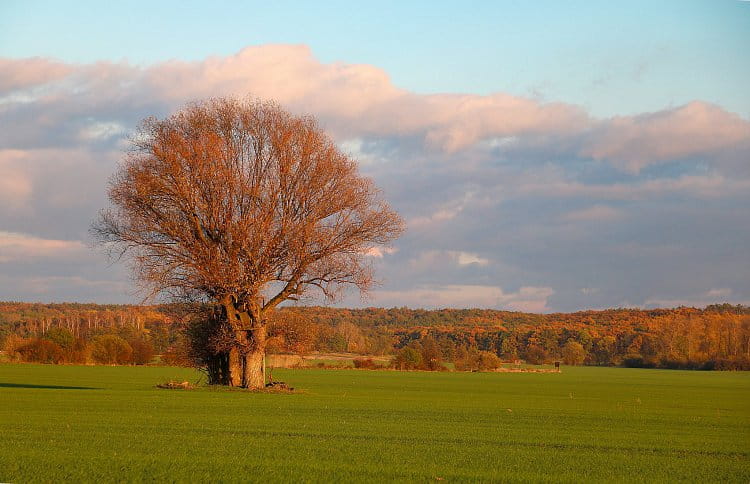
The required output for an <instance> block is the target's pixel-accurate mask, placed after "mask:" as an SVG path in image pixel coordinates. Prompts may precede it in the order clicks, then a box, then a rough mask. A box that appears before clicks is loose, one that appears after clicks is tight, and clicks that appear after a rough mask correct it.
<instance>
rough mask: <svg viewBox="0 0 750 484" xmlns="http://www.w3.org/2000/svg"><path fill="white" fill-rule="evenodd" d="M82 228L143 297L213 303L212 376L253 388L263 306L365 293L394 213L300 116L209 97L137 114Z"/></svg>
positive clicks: (396, 222)
mask: <svg viewBox="0 0 750 484" xmlns="http://www.w3.org/2000/svg"><path fill="white" fill-rule="evenodd" d="M132 144H133V150H132V151H131V152H130V153H129V154H128V156H126V158H125V159H124V161H123V163H122V164H121V166H120V168H119V170H118V172H117V173H116V174H115V175H114V177H113V178H112V180H111V186H110V190H109V198H110V201H111V202H112V205H113V208H112V209H110V210H106V211H103V212H102V213H101V215H100V217H99V219H98V220H97V221H96V222H95V223H94V225H93V229H92V231H93V233H94V235H95V237H96V238H97V239H98V240H99V241H100V242H101V243H103V244H105V245H108V246H109V247H110V248H111V249H112V250H113V251H114V253H115V254H116V255H120V254H127V255H129V256H130V259H131V261H132V263H133V268H134V271H135V274H136V276H137V279H138V280H140V281H141V282H142V283H143V285H144V287H145V288H147V289H148V290H149V291H150V292H149V294H151V295H157V294H162V295H167V296H171V297H172V298H177V299H182V300H188V301H197V302H208V303H212V304H214V305H215V307H216V310H215V311H214V318H213V319H214V321H213V322H212V324H209V325H207V326H206V327H207V328H209V329H210V334H209V335H208V338H207V339H206V341H207V344H209V345H210V350H211V354H212V355H214V361H213V362H212V365H211V367H212V368H213V371H212V373H211V375H210V380H212V383H218V384H226V385H231V386H241V387H249V388H259V387H262V386H264V384H265V381H264V374H263V357H264V354H265V344H266V324H267V321H268V317H269V314H270V313H271V312H272V311H273V310H274V309H275V308H276V307H277V306H278V305H279V304H280V303H282V302H283V301H286V300H290V299H291V300H296V299H299V298H300V297H301V296H303V295H304V294H307V293H309V292H310V290H311V289H316V290H318V291H319V294H322V296H324V297H326V298H329V299H333V298H335V297H336V296H337V295H338V293H339V289H340V288H341V287H342V286H344V285H354V286H356V287H358V288H359V289H360V291H366V290H367V289H368V288H369V287H370V286H371V285H372V283H373V274H372V269H371V266H370V265H369V263H368V261H367V258H366V254H367V252H368V251H369V250H371V249H372V248H374V247H375V246H377V245H382V244H388V243H390V242H391V241H392V240H394V239H395V238H396V237H397V236H398V235H399V234H400V233H401V232H402V230H403V221H402V220H401V218H400V217H399V216H398V214H397V213H395V212H394V211H393V210H391V209H390V208H389V207H388V205H387V204H386V203H385V202H384V201H382V200H381V199H380V197H379V192H378V191H377V189H376V188H375V187H374V185H373V184H372V183H371V181H370V180H369V179H367V178H363V177H362V176H360V175H359V174H358V171H357V164H356V162H355V161H354V160H352V159H351V158H350V157H349V156H347V155H346V154H344V153H342V152H341V151H340V150H339V149H338V148H337V147H336V145H335V143H334V142H333V141H332V140H331V138H330V137H328V136H327V135H326V134H325V133H324V131H323V130H322V129H321V128H320V127H319V126H318V124H317V122H316V121H315V120H314V119H313V118H311V117H296V116H292V115H291V114H289V113H287V112H285V111H284V110H283V109H281V108H280V107H279V106H278V105H276V104H274V103H271V102H261V101H257V100H250V101H239V100H235V99H212V100H209V101H205V102H201V103H197V104H193V105H190V106H188V107H186V108H184V109H183V110H181V111H179V112H178V113H176V114H174V115H172V116H170V117H168V118H166V119H163V120H159V119H155V118H148V119H146V120H145V121H144V122H143V124H142V125H141V127H140V130H139V131H138V133H137V134H136V136H135V137H134V138H133V141H132Z"/></svg>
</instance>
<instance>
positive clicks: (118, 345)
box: [91, 334, 133, 365]
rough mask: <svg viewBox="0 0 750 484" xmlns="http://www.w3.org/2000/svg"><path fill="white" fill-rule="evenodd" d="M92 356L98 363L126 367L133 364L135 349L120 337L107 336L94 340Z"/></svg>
mask: <svg viewBox="0 0 750 484" xmlns="http://www.w3.org/2000/svg"><path fill="white" fill-rule="evenodd" d="M91 356H92V357H93V358H94V361H96V362H97V363H103V364H106V365H124V364H128V363H132V362H133V348H132V347H131V346H130V344H128V342H127V341H125V340H124V339H122V338H120V337H119V336H116V335H114V334H106V335H104V336H98V337H96V338H94V341H93V342H92V343H91Z"/></svg>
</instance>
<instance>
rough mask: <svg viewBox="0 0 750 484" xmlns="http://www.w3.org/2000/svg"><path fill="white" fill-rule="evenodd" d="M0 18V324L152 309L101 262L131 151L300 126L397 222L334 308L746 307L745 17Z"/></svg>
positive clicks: (418, 13) (120, 270) (51, 14)
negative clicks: (207, 129) (138, 134)
mask: <svg viewBox="0 0 750 484" xmlns="http://www.w3.org/2000/svg"><path fill="white" fill-rule="evenodd" d="M154 3H155V4H156V5H153V4H151V2H116V4H114V5H104V4H102V3H101V2H96V3H94V2H86V1H79V2H71V4H64V3H62V2H38V1H23V2H16V1H5V2H0V127H2V129H0V300H23V301H42V302H54V301H79V302H89V301H91V302H100V303H119V302H138V301H139V300H140V297H139V295H138V293H137V292H136V291H135V284H133V281H131V280H130V278H129V275H128V271H127V268H126V267H125V266H124V265H123V264H113V263H111V262H110V261H108V260H107V258H106V257H105V255H104V254H102V253H101V252H100V251H98V250H96V249H95V248H92V247H91V240H90V237H89V235H88V228H89V226H90V224H91V221H92V220H93V219H94V218H95V217H96V214H97V211H98V210H99V209H100V208H103V207H105V206H107V199H106V189H107V180H108V178H109V177H110V176H111V174H112V173H113V172H114V171H115V169H116V167H117V163H118V160H120V159H121V158H122V156H123V152H124V150H126V149H127V146H128V145H127V138H128V136H129V134H130V133H132V132H133V130H134V128H135V127H136V126H137V124H138V122H139V121H140V120H141V119H143V118H145V117H147V116H152V115H153V116H158V117H164V116H167V115H169V114H170V113H172V112H174V111H175V110H177V109H179V108H180V107H181V106H183V105H184V104H185V103H187V102H190V101H195V100H199V99H203V98H207V97H210V96H217V95H228V96H247V95H254V96H258V97H262V98H268V99H275V100H277V101H278V102H279V103H281V104H282V105H283V106H284V107H285V108H286V109H288V110H290V111H291V112H293V113H296V114H312V115H314V116H316V117H317V118H318V119H319V120H320V122H321V125H322V126H323V127H324V128H325V129H326V130H327V131H328V132H329V134H330V135H331V136H332V137H333V138H334V140H335V141H336V142H337V143H338V145H339V146H340V148H341V149H342V150H344V151H346V152H347V153H349V154H351V155H352V156H353V157H355V158H356V159H358V160H359V162H360V170H361V172H362V173H363V174H364V175H366V176H369V177H371V178H373V180H374V181H375V183H376V184H377V185H378V186H379V187H380V188H381V189H382V190H383V194H384V196H385V198H386V199H387V200H388V201H389V202H390V203H391V205H392V206H393V207H394V208H395V209H396V210H398V211H399V212H400V213H401V214H402V216H403V217H404V218H405V220H406V223H407V231H406V233H405V234H404V235H403V236H402V237H401V238H400V239H399V240H397V241H396V242H395V243H394V244H393V246H392V247H389V248H382V249H381V250H377V251H373V254H374V256H373V258H372V262H373V264H374V265H375V266H376V269H377V274H378V277H379V279H380V280H381V281H382V283H381V285H380V286H379V287H378V288H376V289H375V290H374V291H372V293H371V294H370V295H369V297H368V298H367V299H362V298H361V297H360V296H359V295H358V294H356V293H353V292H349V293H347V295H346V296H345V297H344V299H343V300H341V301H339V302H338V304H339V305H343V306H409V307H427V308H440V307H484V308H498V309H510V310H518V311H533V312H551V311H575V310H582V309H601V308H608V307H673V306H679V305H691V306H702V305H705V304H710V303H716V302H725V301H726V302H731V303H742V304H750V250H748V247H750V210H749V209H750V91H749V90H748V89H747V87H746V86H747V85H748V83H749V81H750V56H748V55H747V51H748V47H750V2H742V1H723V0H710V1H688V0H680V1H660V2H637V1H633V2H591V1H587V2H559V1H536V2H521V1H518V2H512V1H492V2H473V3H472V4H471V5H469V6H467V5H466V4H465V2H463V3H462V2H370V4H368V5H357V4H356V2H262V3H261V2H204V3H202V2H184V1H183V2H154Z"/></svg>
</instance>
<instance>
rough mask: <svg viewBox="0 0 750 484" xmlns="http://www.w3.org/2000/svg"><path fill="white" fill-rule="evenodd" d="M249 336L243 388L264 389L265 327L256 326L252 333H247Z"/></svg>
mask: <svg viewBox="0 0 750 484" xmlns="http://www.w3.org/2000/svg"><path fill="white" fill-rule="evenodd" d="M248 336H250V342H249V343H250V348H249V349H248V351H247V352H246V353H245V355H244V356H245V358H244V385H243V386H244V387H245V388H256V389H257V388H265V386H266V366H265V364H264V361H265V356H266V327H265V325H261V326H258V327H257V328H256V329H255V330H253V331H248Z"/></svg>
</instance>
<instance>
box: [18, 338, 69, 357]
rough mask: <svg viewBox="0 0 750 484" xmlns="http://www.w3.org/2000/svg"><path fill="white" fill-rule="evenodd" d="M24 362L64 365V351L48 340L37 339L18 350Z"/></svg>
mask: <svg viewBox="0 0 750 484" xmlns="http://www.w3.org/2000/svg"><path fill="white" fill-rule="evenodd" d="M16 351H17V353H18V354H19V355H20V356H21V360H22V361H28V362H34V363H62V362H63V357H64V355H63V349H62V348H61V347H60V345H59V344H57V343H53V342H52V341H50V340H47V339H35V340H32V341H31V342H29V343H27V344H25V345H23V346H21V347H19V348H17V349H16Z"/></svg>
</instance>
